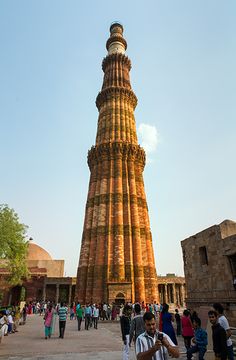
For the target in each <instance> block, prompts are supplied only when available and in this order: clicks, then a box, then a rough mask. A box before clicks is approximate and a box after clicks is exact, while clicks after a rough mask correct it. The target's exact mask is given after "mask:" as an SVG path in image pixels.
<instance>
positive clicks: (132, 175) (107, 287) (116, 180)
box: [76, 23, 159, 303]
mask: <svg viewBox="0 0 236 360" xmlns="http://www.w3.org/2000/svg"><path fill="white" fill-rule="evenodd" d="M106 47H107V50H108V55H107V56H106V58H105V59H104V60H103V63H102V69H103V71H104V80H103V85H102V90H101V92H100V93H99V94H98V96H97V99H96V105H97V108H98V111H99V117H98V126H97V137H96V145H95V146H93V147H92V148H91V150H90V151H89V153H88V165H89V169H90V172H91V175H90V183H89V191H88V198H87V203H86V213H85V220H84V229H83V235H82V244H81V252H80V260H79V266H78V273H77V279H78V280H77V290H76V296H77V298H78V300H79V301H80V302H81V303H85V302H87V301H89V302H90V301H93V302H98V303H99V302H101V301H109V302H112V301H116V300H119V299H122V300H125V301H143V300H144V301H150V302H151V301H153V300H156V301H159V299H158V294H157V276H156V270H155V265H154V255H153V247H152V236H151V231H150V225H149V216H148V208H147V202H146V195H145V190H144V182H143V170H144V166H145V152H144V150H143V149H142V148H141V147H140V146H139V145H138V140H137V134H136V126H135V118H134V109H135V107H136V104H137V98H136V96H135V94H134V92H133V91H132V89H131V84H130V78H129V71H130V69H131V62H130V60H129V58H128V57H127V56H126V55H125V50H126V48H127V44H126V40H125V39H124V37H123V27H122V26H121V25H120V24H118V23H115V24H113V25H112V26H111V27H110V37H109V39H108V40H107V44H106Z"/></svg>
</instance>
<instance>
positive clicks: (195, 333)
mask: <svg viewBox="0 0 236 360" xmlns="http://www.w3.org/2000/svg"><path fill="white" fill-rule="evenodd" d="M31 314H39V316H42V317H43V323H44V333H45V339H50V338H51V336H52V335H54V334H55V324H56V319H58V325H59V338H61V339H63V338H64V335H65V329H66V321H67V319H70V321H73V320H77V329H78V331H81V330H82V329H84V330H86V331H88V330H89V329H90V328H92V327H93V328H94V329H96V330H97V329H98V323H99V320H100V321H101V322H102V321H108V320H110V321H118V320H119V321H120V325H121V334H122V341H123V360H128V359H129V349H130V347H131V345H132V344H134V346H135V351H136V355H137V359H138V360H146V359H149V358H150V359H151V358H152V356H153V355H154V354H156V357H155V359H158V360H161V359H163V358H164V359H165V358H166V356H167V355H168V354H169V355H171V356H172V357H179V348H178V337H180V336H182V337H183V339H184V345H185V348H186V358H187V360H191V359H192V355H193V354H194V353H198V357H199V360H204V355H205V353H206V350H207V344H208V335H207V332H206V330H204V329H203V328H202V327H201V320H200V318H199V317H198V314H197V313H196V312H195V311H190V310H188V309H185V310H184V311H183V312H181V314H180V311H179V309H175V313H174V314H173V313H171V312H169V306H168V304H163V305H161V304H157V303H156V302H154V303H153V304H144V302H143V303H141V304H139V303H135V304H131V303H127V304H125V305H119V306H118V305H117V304H112V305H110V304H106V303H101V304H86V305H81V304H80V303H77V304H76V303H72V304H71V305H70V306H68V307H67V306H66V304H65V303H60V304H54V303H52V302H49V301H48V302H34V303H30V304H25V305H24V306H23V307H22V309H21V308H20V307H12V308H10V309H9V310H2V311H1V312H0V341H1V340H2V338H3V337H4V336H8V335H9V334H13V333H16V332H18V325H24V324H25V322H26V319H27V315H31ZM208 317H209V321H210V323H211V324H212V339H213V350H214V353H215V356H216V359H220V360H226V359H227V358H228V359H229V360H233V359H234V355H233V344H232V340H231V338H230V337H231V330H230V326H229V323H228V320H227V319H226V317H225V316H224V309H223V307H222V305H221V304H219V303H215V304H213V308H212V309H211V310H209V312H208ZM83 323H84V325H83ZM173 325H174V326H173Z"/></svg>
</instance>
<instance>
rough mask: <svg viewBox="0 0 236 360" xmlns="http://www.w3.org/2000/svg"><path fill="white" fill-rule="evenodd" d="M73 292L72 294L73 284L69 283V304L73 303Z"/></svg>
mask: <svg viewBox="0 0 236 360" xmlns="http://www.w3.org/2000/svg"><path fill="white" fill-rule="evenodd" d="M71 294H72V285H69V298H68V305H69V306H70V305H71Z"/></svg>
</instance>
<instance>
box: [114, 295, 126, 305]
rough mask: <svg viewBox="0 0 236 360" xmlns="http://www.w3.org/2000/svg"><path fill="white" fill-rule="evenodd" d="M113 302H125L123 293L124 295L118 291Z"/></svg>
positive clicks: (118, 303) (120, 303)
mask: <svg viewBox="0 0 236 360" xmlns="http://www.w3.org/2000/svg"><path fill="white" fill-rule="evenodd" d="M115 303H116V304H117V305H122V304H125V295H124V294H123V293H121V292H119V293H118V294H117V295H116V298H115Z"/></svg>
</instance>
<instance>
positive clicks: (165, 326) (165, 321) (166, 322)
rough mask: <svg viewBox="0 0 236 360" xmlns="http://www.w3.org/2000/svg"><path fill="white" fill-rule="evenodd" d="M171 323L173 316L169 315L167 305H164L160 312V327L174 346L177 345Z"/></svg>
mask: <svg viewBox="0 0 236 360" xmlns="http://www.w3.org/2000/svg"><path fill="white" fill-rule="evenodd" d="M173 321H174V315H173V314H171V313H169V305H168V304H164V305H163V308H162V312H161V326H162V329H161V330H162V331H163V332H164V333H165V334H166V335H168V336H169V337H170V338H171V340H172V341H173V343H174V344H175V345H178V343H177V339H176V336H175V331H174V327H173V325H172V322H173Z"/></svg>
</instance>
